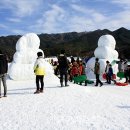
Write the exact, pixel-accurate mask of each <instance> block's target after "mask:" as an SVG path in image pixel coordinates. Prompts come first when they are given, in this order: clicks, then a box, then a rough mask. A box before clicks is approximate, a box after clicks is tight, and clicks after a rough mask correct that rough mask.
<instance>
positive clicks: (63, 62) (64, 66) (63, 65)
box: [58, 50, 69, 87]
mask: <svg viewBox="0 0 130 130" xmlns="http://www.w3.org/2000/svg"><path fill="white" fill-rule="evenodd" d="M58 63H59V72H60V84H61V87H63V76H65V86H69V85H68V84H67V82H68V79H67V76H68V68H69V65H68V60H67V57H66V55H65V50H61V52H60V55H59V56H58Z"/></svg>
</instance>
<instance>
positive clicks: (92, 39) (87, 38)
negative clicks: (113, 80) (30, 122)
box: [0, 28, 130, 59]
mask: <svg viewBox="0 0 130 130" xmlns="http://www.w3.org/2000/svg"><path fill="white" fill-rule="evenodd" d="M105 34H111V35H113V36H114V38H115V40H116V43H117V44H116V50H117V51H118V52H119V54H120V57H124V58H130V53H129V50H130V30H127V29H125V28H120V29H117V30H115V31H110V30H107V29H104V30H95V31H91V32H80V33H77V32H69V33H60V34H39V35H38V36H39V38H40V41H41V45H40V48H41V49H43V50H44V53H45V55H46V56H52V55H57V54H58V53H59V52H60V50H61V49H63V48H64V49H65V50H66V52H67V55H75V56H92V55H93V51H94V50H95V48H96V47H97V42H98V39H99V37H100V36H102V35H105ZM20 37H21V36H20V35H18V36H6V37H4V36H2V37H0V49H2V50H3V51H5V52H6V53H7V54H8V55H9V56H10V58H11V59H12V56H13V54H14V52H15V45H16V42H17V40H18V39H19V38H20Z"/></svg>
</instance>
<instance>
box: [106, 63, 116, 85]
mask: <svg viewBox="0 0 130 130" xmlns="http://www.w3.org/2000/svg"><path fill="white" fill-rule="evenodd" d="M107 75H108V84H111V80H112V81H113V82H114V80H113V79H112V76H113V68H112V65H111V64H109V68H108V73H107Z"/></svg>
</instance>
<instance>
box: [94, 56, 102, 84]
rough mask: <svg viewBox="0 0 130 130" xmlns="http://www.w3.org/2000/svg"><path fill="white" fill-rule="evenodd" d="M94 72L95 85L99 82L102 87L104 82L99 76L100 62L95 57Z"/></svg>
mask: <svg viewBox="0 0 130 130" xmlns="http://www.w3.org/2000/svg"><path fill="white" fill-rule="evenodd" d="M94 73H95V76H96V85H95V86H98V83H100V87H101V86H102V85H103V83H102V82H101V81H100V79H99V76H100V63H99V59H98V58H96V59H95V67H94Z"/></svg>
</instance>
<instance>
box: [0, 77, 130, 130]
mask: <svg viewBox="0 0 130 130" xmlns="http://www.w3.org/2000/svg"><path fill="white" fill-rule="evenodd" d="M54 82H55V81H49V79H48V80H46V82H45V92H44V93H41V94H37V95H35V94H33V92H34V91H35V80H30V81H12V80H7V84H8V97H7V98H4V97H2V98H1V99H0V130H130V85H129V86H127V87H118V86H114V85H104V86H103V87H94V85H88V86H80V85H76V84H73V83H69V84H70V86H69V87H63V88H61V87H59V86H54V85H53V84H54Z"/></svg>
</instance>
